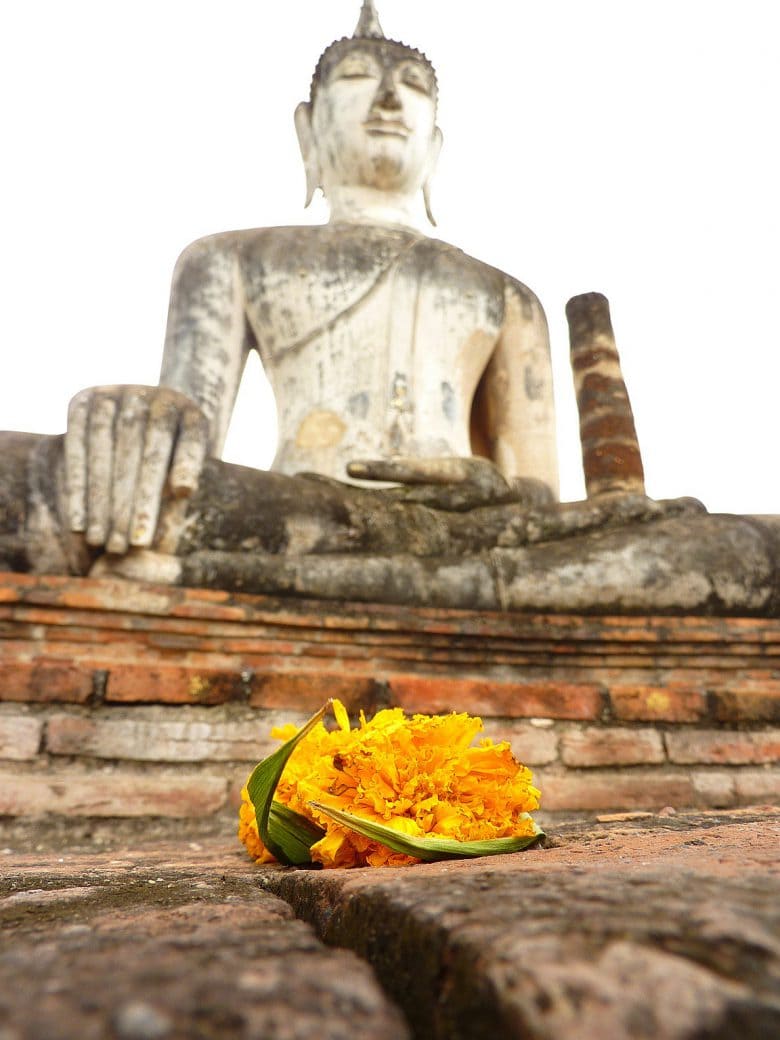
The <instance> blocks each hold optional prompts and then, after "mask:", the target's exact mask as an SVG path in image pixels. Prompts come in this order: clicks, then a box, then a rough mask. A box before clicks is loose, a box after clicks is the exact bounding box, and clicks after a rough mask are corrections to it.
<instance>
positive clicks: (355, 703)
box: [249, 671, 383, 714]
mask: <svg viewBox="0 0 780 1040" xmlns="http://www.w3.org/2000/svg"><path fill="white" fill-rule="evenodd" d="M382 692H383V688H382V687H381V685H380V684H378V683H377V682H376V681H375V680H374V679H372V678H370V677H367V676H365V675H348V674H344V673H342V672H321V671H316V672H315V671H312V672H269V673H266V674H258V675H255V676H254V679H253V683H252V694H251V696H250V698H249V703H250V705H251V706H252V707H253V708H288V709H290V710H291V711H305V712H309V713H313V712H315V711H317V709H318V708H321V707H322V705H323V704H324V703H325V702H326V701H327V700H328V698H329V697H336V698H337V699H338V700H340V701H341V702H342V703H343V704H344V706H345V707H346V709H347V711H349V712H350V713H352V714H356V713H357V712H359V711H360V709H361V708H362V709H364V710H365V711H366V712H369V713H373V712H374V711H375V710H376V708H377V707H381V706H382V704H381V703H378V698H381V695H382Z"/></svg>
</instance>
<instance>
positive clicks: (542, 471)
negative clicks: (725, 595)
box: [473, 280, 558, 500]
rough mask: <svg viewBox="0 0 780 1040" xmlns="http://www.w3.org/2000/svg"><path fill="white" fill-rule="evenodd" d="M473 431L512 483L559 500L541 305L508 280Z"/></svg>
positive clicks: (547, 346) (546, 340) (549, 370)
mask: <svg viewBox="0 0 780 1040" xmlns="http://www.w3.org/2000/svg"><path fill="white" fill-rule="evenodd" d="M474 412H475V414H474V416H473V420H474V425H475V428H476V430H477V432H478V435H479V440H481V442H482V445H483V448H484V449H486V451H487V454H488V455H489V457H490V459H491V460H492V461H493V462H494V463H495V465H496V466H497V467H498V468H499V470H500V471H501V473H502V474H503V476H504V477H505V478H506V479H507V480H508V481H510V482H517V483H520V484H521V485H522V484H523V483H527V484H529V485H530V484H533V483H535V482H537V481H540V482H541V483H542V484H544V485H546V487H547V488H548V489H549V490H550V491H551V492H552V494H553V496H554V497H555V499H556V500H557V498H558V453H557V447H556V433H555V406H554V402H553V385H552V366H551V363H550V341H549V336H548V332H547V321H546V319H545V316H544V311H543V310H542V307H541V304H540V303H539V301H538V300H537V298H536V297H535V296H534V294H533V293H532V292H530V290H528V289H526V287H525V286H524V285H521V284H520V283H519V282H515V281H512V280H507V284H506V288H505V294H504V321H503V325H502V328H501V332H500V335H499V338H498V340H497V342H496V347H495V349H494V351H493V354H492V355H491V358H490V361H489V363H488V366H487V368H486V369H485V373H484V375H483V377H482V381H481V384H480V388H479V391H478V395H477V398H476V400H475V408H474Z"/></svg>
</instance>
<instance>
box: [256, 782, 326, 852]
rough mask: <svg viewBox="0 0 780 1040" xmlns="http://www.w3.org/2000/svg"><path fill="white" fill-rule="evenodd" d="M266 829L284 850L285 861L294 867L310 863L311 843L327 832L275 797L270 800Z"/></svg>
mask: <svg viewBox="0 0 780 1040" xmlns="http://www.w3.org/2000/svg"><path fill="white" fill-rule="evenodd" d="M268 830H269V831H270V832H271V835H272V836H273V840H274V841H275V842H276V844H277V845H279V847H280V848H282V849H283V850H284V854H285V856H286V857H287V862H288V863H290V864H291V865H292V866H295V867H301V866H304V865H305V864H307V863H311V851H310V850H311V847H312V845H314V843H315V842H318V841H319V840H320V838H324V837H325V835H326V833H327V832H326V831H325V830H324V829H323V828H322V827H318V826H317V824H316V823H314V822H313V821H312V820H308V819H307V818H306V817H305V816H301V814H300V813H297V812H295V811H294V810H293V809H290V808H288V807H287V806H286V805H282V803H281V802H277V801H276V799H274V800H273V801H272V802H271V812H270V813H269V815H268Z"/></svg>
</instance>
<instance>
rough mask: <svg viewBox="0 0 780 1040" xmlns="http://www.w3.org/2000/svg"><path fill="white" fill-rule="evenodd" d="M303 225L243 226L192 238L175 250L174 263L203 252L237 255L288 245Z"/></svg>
mask: <svg viewBox="0 0 780 1040" xmlns="http://www.w3.org/2000/svg"><path fill="white" fill-rule="evenodd" d="M303 230H305V229H303V228H297V227H272V228H244V229H241V230H238V231H219V232H217V233H216V234H213V235H204V236H203V238H196V239H195V241H194V242H190V243H189V245H187V246H185V247H184V249H183V250H182V251H181V253H180V254H179V259H178V261H177V263H178V264H181V263H187V262H188V261H198V260H199V259H200V258H202V257H207V256H224V257H230V256H241V255H243V254H244V253H246V252H247V251H250V252H251V251H254V250H258V249H260V250H262V249H263V247H266V248H274V247H277V248H279V247H282V248H283V247H284V246H285V245H289V244H290V243H291V242H292V241H294V240H295V239H296V237H300V234H298V235H297V236H296V233H300V232H301V231H303Z"/></svg>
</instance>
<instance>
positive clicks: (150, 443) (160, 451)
mask: <svg viewBox="0 0 780 1040" xmlns="http://www.w3.org/2000/svg"><path fill="white" fill-rule="evenodd" d="M178 419H179V413H178V409H177V408H176V406H175V404H174V403H173V402H172V401H170V400H168V399H166V398H164V397H157V398H155V399H154V400H153V401H152V404H151V407H150V408H149V420H148V423H147V426H146V437H145V438H144V448H143V456H142V459H141V471H140V473H139V475H138V482H137V484H136V489H135V502H134V503H133V512H132V519H131V521H130V544H131V545H135V546H139V547H141V548H148V547H149V546H150V545H151V544H152V541H153V539H154V533H155V530H156V528H157V518H158V516H159V514H160V502H161V500H162V493H163V488H164V486H165V480H166V478H167V476H168V468H169V466H170V463H171V455H172V454H173V442H174V439H175V437H176V428H177V426H178Z"/></svg>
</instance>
